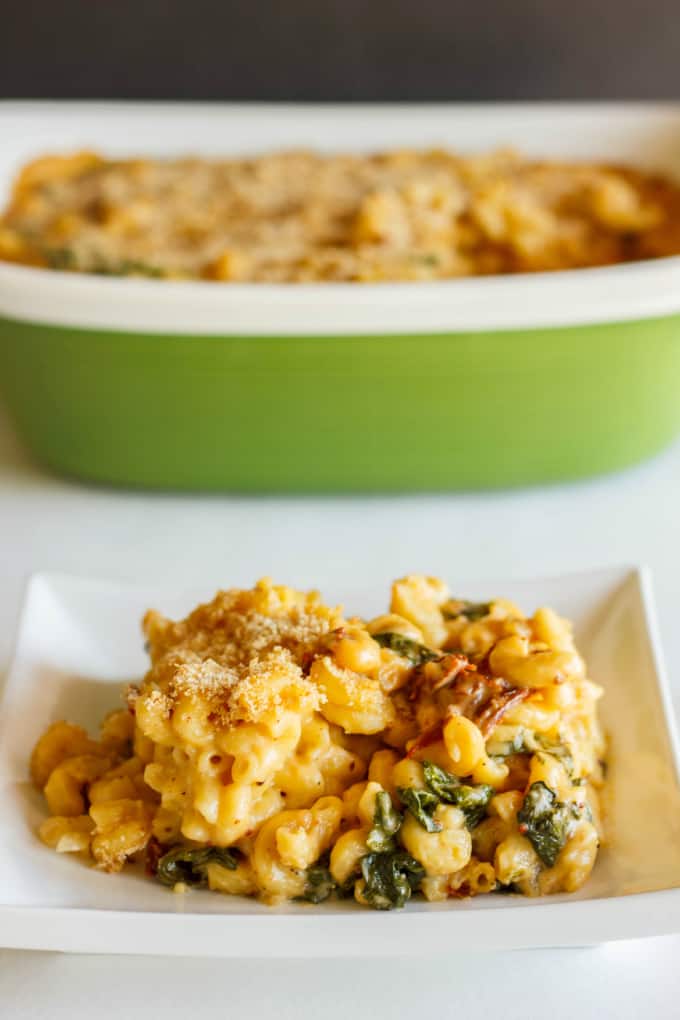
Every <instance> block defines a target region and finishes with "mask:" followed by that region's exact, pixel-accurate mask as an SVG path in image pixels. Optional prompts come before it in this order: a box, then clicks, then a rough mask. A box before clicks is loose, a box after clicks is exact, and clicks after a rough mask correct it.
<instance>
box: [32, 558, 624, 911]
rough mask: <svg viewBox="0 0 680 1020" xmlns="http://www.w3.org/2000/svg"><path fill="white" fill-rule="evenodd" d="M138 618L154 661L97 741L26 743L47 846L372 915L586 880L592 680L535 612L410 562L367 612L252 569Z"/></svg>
mask: <svg viewBox="0 0 680 1020" xmlns="http://www.w3.org/2000/svg"><path fill="white" fill-rule="evenodd" d="M144 631H145V634H146V638H147V642H148V648H149V654H150V658H151V665H150V669H149V671H148V673H147V674H146V676H145V677H144V678H143V680H142V681H141V683H140V685H139V686H138V687H133V688H130V689H129V690H128V692H127V708H125V709H122V710H120V711H114V712H111V713H110V714H109V715H108V716H107V717H106V718H105V719H104V721H103V723H102V726H101V732H100V739H99V740H98V741H95V740H93V739H92V738H91V737H89V736H88V734H87V733H86V732H85V731H84V730H83V729H81V728H80V727H78V726H75V725H73V724H71V723H68V722H64V721H61V720H60V721H57V722H55V723H53V724H52V725H51V726H50V727H49V729H48V730H47V731H46V732H45V733H44V734H43V736H42V737H41V738H40V740H39V741H38V743H37V745H36V747H35V749H34V751H33V755H32V758H31V773H32V777H33V780H34V782H35V784H36V786H38V787H39V788H40V789H42V790H43V792H44V796H45V800H46V802H47V807H48V810H49V817H48V818H46V820H45V821H44V822H43V823H42V825H41V827H40V830H39V835H40V838H41V839H42V841H43V842H44V843H45V844H46V845H47V846H48V847H50V848H52V849H53V850H55V851H57V852H58V853H74V854H77V855H79V856H80V857H81V858H83V859H85V860H89V861H91V862H92V863H94V865H95V866H97V867H98V868H101V869H103V870H106V871H111V872H115V871H119V870H120V869H121V868H122V867H124V866H125V865H126V864H127V863H129V862H134V861H135V860H139V859H143V860H145V861H146V865H147V870H149V871H151V872H152V873H157V875H158V877H159V879H160V880H161V881H164V882H165V884H167V885H175V886H176V887H177V888H178V889H184V888H186V887H187V886H189V885H192V884H195V885H203V886H207V887H208V888H209V889H211V890H215V891H219V892H223V893H229V894H234V895H246V896H250V895H257V896H259V897H260V898H262V899H263V900H264V901H265V902H268V903H278V902H282V901H285V900H290V899H297V898H302V899H310V900H312V901H313V902H319V901H320V900H321V899H324V898H326V897H327V896H328V895H330V894H337V895H352V894H353V895H354V897H355V898H356V899H357V900H358V902H360V903H362V904H368V905H370V906H374V907H378V908H380V909H383V908H388V907H392V906H401V905H403V903H404V902H405V901H406V899H408V898H409V897H410V895H411V894H412V893H414V892H418V891H419V892H420V893H422V894H423V895H424V896H425V897H427V898H428V899H431V900H442V899H446V898H448V897H461V896H471V895H476V894H480V893H488V892H493V891H494V890H497V889H503V890H504V891H512V892H520V893H524V894H525V895H531V896H534V895H540V894H544V893H552V892H559V891H564V892H572V891H574V890H575V889H578V888H579V887H580V886H581V885H582V884H583V883H584V882H585V881H586V879H587V878H588V875H589V874H590V871H591V869H592V867H593V865H594V863H595V858H596V855H597V850H598V846H599V841H600V835H601V833H600V831H599V830H600V813H599V809H598V793H597V791H598V789H599V787H601V785H602V769H603V756H604V751H605V745H604V739H603V736H602V733H601V730H600V727H599V724H598V719H597V711H596V709H597V700H598V698H599V697H600V695H601V693H602V692H601V689H600V688H599V687H597V685H596V684H594V683H593V682H592V681H590V680H589V679H588V678H587V676H586V671H585V665H584V663H583V660H582V659H581V658H580V656H579V654H578V652H577V651H576V649H575V647H574V643H573V638H572V634H571V628H570V625H569V624H568V622H567V621H565V620H562V619H560V618H559V617H558V616H557V615H556V614H555V613H554V612H553V611H552V610H549V609H539V610H538V611H537V612H536V613H535V614H534V615H533V616H532V617H525V616H524V615H523V614H522V612H521V611H520V610H519V609H518V608H517V607H516V606H515V605H513V604H512V603H510V602H508V601H505V600H502V599H497V600H493V601H491V602H490V603H488V604H479V605H478V604H472V603H468V602H464V601H462V600H460V599H454V598H451V596H450V594H449V591H448V589H447V587H446V586H445V584H444V583H443V582H442V581H440V580H438V579H435V578H429V577H421V576H410V577H406V578H403V579H401V580H400V581H397V582H396V583H395V585H394V587H393V591H392V600H391V604H390V607H389V613H387V614H384V615H382V616H379V617H376V618H375V619H374V620H370V621H364V620H360V619H357V618H351V619H346V618H345V617H344V616H343V615H342V612H341V610H340V609H338V608H331V607H329V606H326V605H324V603H323V602H322V601H321V599H320V597H319V596H318V594H317V593H314V592H312V593H302V592H297V591H294V590H292V589H290V588H286V587H282V586H275V585H274V584H272V582H271V581H270V580H269V579H264V580H262V581H260V582H258V584H257V585H256V586H255V587H254V588H253V589H251V590H243V591H242V590H230V591H223V592H219V593H218V594H217V595H216V596H215V598H214V599H213V601H212V602H209V603H206V604H205V605H202V606H199V607H198V608H197V609H195V610H194V611H193V612H192V613H191V614H190V615H189V616H188V617H187V618H186V619H184V620H181V621H177V622H174V621H171V620H167V619H165V618H163V617H162V616H160V615H159V614H158V613H156V612H153V611H150V612H148V613H147V614H146V617H145V619H144Z"/></svg>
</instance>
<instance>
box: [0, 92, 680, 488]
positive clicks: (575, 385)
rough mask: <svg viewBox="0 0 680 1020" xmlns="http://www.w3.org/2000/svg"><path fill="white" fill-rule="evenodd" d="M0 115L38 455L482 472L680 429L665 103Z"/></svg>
mask: <svg viewBox="0 0 680 1020" xmlns="http://www.w3.org/2000/svg"><path fill="white" fill-rule="evenodd" d="M0 126H1V127H2V131H3V139H5V144H4V155H3V166H2V172H3V180H2V183H3V184H4V186H5V201H4V203H3V204H4V205H5V207H6V213H5V215H4V217H3V219H2V222H1V223H0V387H2V392H3V394H4V397H5V400H6V402H7V404H8V406H9V409H10V411H11V413H12V415H13V417H14V419H15V421H16V423H17V426H18V428H19V431H20V432H21V433H22V434H23V436H24V437H25V439H26V441H27V442H28V444H29V445H30V446H31V448H32V449H33V450H34V452H35V454H36V455H37V457H38V458H39V459H40V460H41V461H43V462H44V463H45V464H47V465H49V466H51V467H53V468H54V469H56V470H58V471H61V472H64V473H67V474H70V475H73V476H77V477H80V478H85V479H90V480H94V481H100V482H107V483H114V484H122V485H132V486H147V487H156V488H175V489H204V490H208V489H213V490H243V491H246V490H250V491H267V490H270V491H305V490H309V491H311V490H315V491H332V490H336V491H337V490H354V491H369V490H372V491H381V490H382V491H390V490H391V491H399V490H403V491H407V490H418V489H419V490H424V489H431V490H435V489H460V488H478V487H498V486H508V485H520V484H529V483H537V482H545V481H556V480H561V479H567V478H575V477H579V476H584V475H589V474H595V473H598V472H601V471H611V470H615V469H618V468H621V467H624V466H626V465H628V464H631V463H633V462H635V461H638V460H640V459H642V458H644V457H646V456H648V455H650V454H651V453H653V452H655V451H656V450H658V449H660V448H661V447H662V446H664V445H665V444H666V443H668V442H669V441H670V440H671V439H672V438H673V437H674V436H675V435H676V434H677V432H678V430H679V429H680V409H679V404H678V401H677V398H676V392H677V387H678V381H679V376H680V353H679V347H678V329H679V320H678V314H679V312H680V259H679V257H678V255H677V252H678V251H680V216H679V214H678V208H679V205H680V202H679V199H678V195H679V194H680V190H679V189H678V186H677V184H675V183H674V179H675V177H676V175H677V170H678V164H679V162H680V161H679V157H678V153H679V148H680V146H679V143H678V139H679V138H680V112H678V110H677V109H676V108H675V107H673V106H672V105H663V104H661V105H658V104H657V105H653V106H644V105H641V106H638V105H603V106H598V105H593V104H590V105H576V106H570V105H566V106H565V105H563V106H551V105H522V104H520V105H512V104H508V105H492V106H484V107H480V106H468V105H461V106H436V107H435V106H433V107H399V106H396V107H384V108H380V107H346V108H343V107H324V108H313V107H305V108H296V107H285V106H284V107H275V108H274V107H262V106H233V107H229V106H201V105H196V106H193V105H192V106H178V105H174V106H173V105H167V106H166V105H148V104H135V105H134V106H130V107H127V106H125V104H68V103H58V104H35V103H27V104H22V103H6V104H4V105H3V106H2V107H0ZM512 150H514V151H512ZM49 153H55V154H57V155H55V156H51V157H50V156H48V155H46V154H49ZM192 154H193V155H192ZM132 155H134V156H135V158H132ZM22 168H23V172H22ZM13 187H14V191H13V192H12V188H13Z"/></svg>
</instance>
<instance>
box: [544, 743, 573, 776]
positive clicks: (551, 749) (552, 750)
mask: <svg viewBox="0 0 680 1020" xmlns="http://www.w3.org/2000/svg"><path fill="white" fill-rule="evenodd" d="M536 740H537V742H538V745H539V747H540V749H541V751H545V753H546V754H551V755H552V756H553V758H557V759H558V760H559V761H561V762H562V765H563V766H564V769H565V772H566V773H567V775H568V776H569V777H571V776H572V775H573V774H574V759H573V758H572V755H571V751H570V750H569V748H568V747H567V746H566V745H565V744H557V743H553V742H552V741H550V740H548V739H547V737H543V736H541V735H540V734H538V733H537V734H536Z"/></svg>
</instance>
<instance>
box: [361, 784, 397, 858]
mask: <svg viewBox="0 0 680 1020" xmlns="http://www.w3.org/2000/svg"><path fill="white" fill-rule="evenodd" d="M402 821H403V819H402V816H401V815H400V814H399V812H398V811H397V810H396V808H395V807H394V805H393V803H392V798H391V797H390V795H389V793H388V792H387V790H381V791H380V793H378V794H377V795H376V798H375V811H374V813H373V828H372V829H371V831H370V832H369V834H368V836H367V837H366V846H367V847H368V849H369V850H372V851H373V852H375V853H384V852H386V851H388V850H394V848H395V843H394V837H395V835H396V834H397V832H399V829H400V828H401V823H402Z"/></svg>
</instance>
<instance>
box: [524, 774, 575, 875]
mask: <svg viewBox="0 0 680 1020" xmlns="http://www.w3.org/2000/svg"><path fill="white" fill-rule="evenodd" d="M578 817H579V810H578V808H577V807H576V806H575V805H574V804H563V803H562V802H561V801H559V800H558V799H557V796H556V794H555V791H554V790H551V789H550V787H549V786H546V785H545V783H542V782H538V783H532V784H531V786H530V787H529V790H528V791H527V794H526V796H525V797H524V803H523V804H522V807H521V808H520V810H519V811H518V812H517V821H518V822H519V831H520V832H521V833H522V835H523V836H526V837H527V839H528V840H529V842H530V843H531V845H532V846H533V848H534V850H535V851H536V853H537V854H538V856H539V857H540V858H541V860H542V861H543V863H544V864H546V865H547V866H548V867H549V868H551V867H552V866H553V864H554V863H555V861H556V860H557V857H558V855H559V853H560V850H561V849H562V847H563V846H564V844H565V843H566V842H567V839H568V838H569V834H570V830H571V827H572V822H573V820H574V819H575V818H578Z"/></svg>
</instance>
